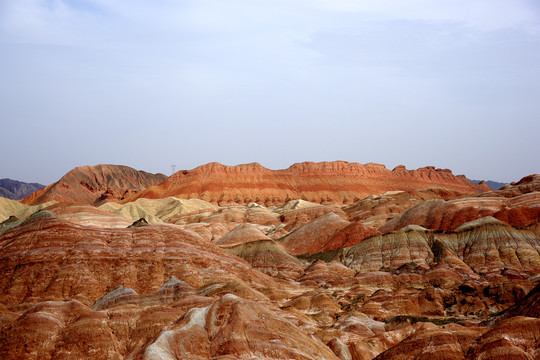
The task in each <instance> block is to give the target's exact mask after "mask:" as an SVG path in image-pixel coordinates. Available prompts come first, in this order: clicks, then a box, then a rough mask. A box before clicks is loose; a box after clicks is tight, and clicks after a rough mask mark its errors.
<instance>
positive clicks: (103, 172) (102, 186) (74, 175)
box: [21, 165, 167, 205]
mask: <svg viewBox="0 0 540 360" xmlns="http://www.w3.org/2000/svg"><path fill="white" fill-rule="evenodd" d="M166 178H167V176H165V175H163V174H150V173H147V172H145V171H140V170H135V169H133V168H130V167H128V166H122V165H96V166H81V167H77V168H75V169H73V170H71V171H70V172H68V173H67V174H66V175H64V176H63V177H62V178H61V179H60V180H58V181H57V182H55V183H53V184H51V185H49V186H47V187H46V188H44V189H41V190H39V191H36V192H35V193H33V194H31V195H30V196H28V197H27V198H25V199H23V200H21V202H22V203H24V204H28V205H36V204H42V203H44V202H47V201H58V202H74V203H85V204H91V205H97V204H100V203H102V202H105V201H111V200H120V199H123V198H126V197H128V196H131V195H133V194H135V193H137V192H139V191H141V190H144V189H146V188H147V187H149V186H152V185H158V184H160V183H161V182H163V180H165V179H166Z"/></svg>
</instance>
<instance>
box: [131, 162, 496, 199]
mask: <svg viewBox="0 0 540 360" xmlns="http://www.w3.org/2000/svg"><path fill="white" fill-rule="evenodd" d="M433 186H438V187H443V188H448V189H453V190H457V191H461V192H464V193H469V194H470V193H477V192H480V191H488V190H489V187H488V186H487V185H485V184H480V185H479V184H474V183H472V182H470V181H469V180H467V179H466V178H465V177H464V176H454V175H453V174H452V172H451V171H450V170H442V169H435V168H434V167H426V168H421V169H418V170H407V169H405V167H404V166H398V167H397V168H395V169H394V170H392V171H390V170H388V169H386V168H385V167H384V165H378V164H372V163H370V164H366V165H361V164H358V163H348V162H345V161H334V162H322V163H312V162H305V163H300V164H294V165H292V166H291V167H289V168H288V169H284V170H269V169H267V168H265V167H263V166H261V165H260V164H258V163H252V164H245V165H238V166H226V165H222V164H219V163H210V164H206V165H203V166H199V167H198V168H195V169H193V170H182V171H179V172H177V173H175V174H174V175H172V176H171V177H170V178H168V179H167V180H166V181H165V182H163V184H161V185H159V186H154V187H151V188H149V189H148V190H146V191H144V192H142V193H141V194H138V195H136V198H140V197H145V198H151V199H156V198H164V197H169V196H175V197H178V198H187V199H189V198H198V199H202V200H205V201H208V202H211V203H217V204H225V203H232V202H234V203H237V204H247V203H250V202H257V203H260V204H265V205H266V206H279V205H282V204H285V203H286V202H288V201H290V200H293V199H303V200H307V201H310V202H314V203H319V204H320V203H339V204H348V203H352V202H354V201H357V200H359V199H362V198H364V197H366V196H368V195H371V194H380V193H384V192H386V191H389V190H412V189H422V188H428V187H433Z"/></svg>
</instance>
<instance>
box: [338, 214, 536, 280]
mask: <svg viewBox="0 0 540 360" xmlns="http://www.w3.org/2000/svg"><path fill="white" fill-rule="evenodd" d="M337 256H339V258H340V259H341V261H342V262H343V263H344V264H345V265H347V266H349V267H352V268H355V269H358V270H361V271H376V270H380V269H399V268H400V267H402V266H405V265H408V264H412V263H414V266H420V267H422V268H424V269H428V268H430V266H431V265H432V264H433V263H437V262H443V263H446V264H448V265H449V266H451V267H453V268H455V269H459V271H460V272H462V273H468V274H472V273H476V274H481V275H501V274H502V275H504V274H509V275H510V276H515V277H519V278H527V277H530V276H534V275H536V274H538V273H540V239H539V238H538V237H537V235H536V234H535V233H534V232H532V231H530V230H525V229H523V230H517V229H515V228H513V227H511V226H509V225H507V224H505V223H503V222H501V221H498V220H496V219H494V218H484V219H480V220H476V221H473V222H469V223H466V224H463V225H461V226H460V227H459V228H457V229H456V230H455V231H454V232H450V233H435V232H432V231H427V230H425V229H424V230H422V229H418V228H415V227H411V228H403V229H402V230H400V231H397V232H392V233H387V234H384V235H381V236H376V237H371V238H368V239H365V240H364V241H362V242H361V243H359V244H356V245H354V246H351V247H347V248H343V249H342V250H341V251H340V252H339V253H338V254H337Z"/></svg>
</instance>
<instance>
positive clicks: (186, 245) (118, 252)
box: [0, 211, 272, 304]
mask: <svg viewBox="0 0 540 360" xmlns="http://www.w3.org/2000/svg"><path fill="white" fill-rule="evenodd" d="M0 247H1V249H2V250H1V252H0V273H2V274H4V275H5V276H2V277H1V278H0V288H1V289H2V293H1V294H0V302H2V303H4V304H19V303H25V302H39V301H43V300H62V299H66V298H68V299H69V298H71V299H78V300H80V301H82V302H83V303H86V304H91V303H92V302H93V301H95V300H96V299H98V298H99V297H100V296H101V295H102V294H104V293H106V292H107V291H108V290H110V289H113V288H114V287H116V286H118V285H123V286H125V287H129V288H132V289H134V290H135V291H136V292H137V293H144V292H148V291H151V290H155V289H158V288H159V287H160V286H161V285H162V284H163V283H164V282H165V281H166V280H167V279H168V278H169V277H170V276H176V277H177V278H178V279H180V280H183V281H185V282H187V283H189V284H191V285H192V286H201V285H203V284H208V283H212V282H216V281H239V282H243V281H246V282H249V283H256V284H258V285H256V286H255V288H258V287H265V286H272V279H271V278H269V277H267V276H265V275H263V274H261V273H260V272H258V271H255V270H253V269H252V268H251V267H250V266H249V265H248V264H247V263H246V262H245V261H244V260H241V259H240V258H238V257H236V256H233V255H231V254H229V253H228V252H226V251H225V250H221V249H219V248H217V247H215V246H209V244H208V243H206V242H205V241H203V240H202V239H201V238H200V237H199V236H198V235H196V234H194V233H191V232H186V231H182V230H180V229H176V228H174V227H171V226H157V225H156V226H146V227H140V228H129V229H103V228H95V227H83V226H79V225H75V224H72V223H69V222H67V221H63V220H60V219H58V218H57V217H56V216H54V215H53V214H52V213H50V212H44V211H42V212H41V213H38V214H36V215H34V216H32V217H30V218H29V219H28V220H26V221H25V222H24V223H23V224H22V225H20V226H18V227H16V228H14V229H11V230H9V231H7V232H5V233H4V234H3V235H2V236H1V237H0Z"/></svg>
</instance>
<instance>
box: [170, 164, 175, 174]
mask: <svg viewBox="0 0 540 360" xmlns="http://www.w3.org/2000/svg"><path fill="white" fill-rule="evenodd" d="M171 169H172V174H174V170H176V164H172V165H171ZM172 174H171V175H172Z"/></svg>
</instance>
